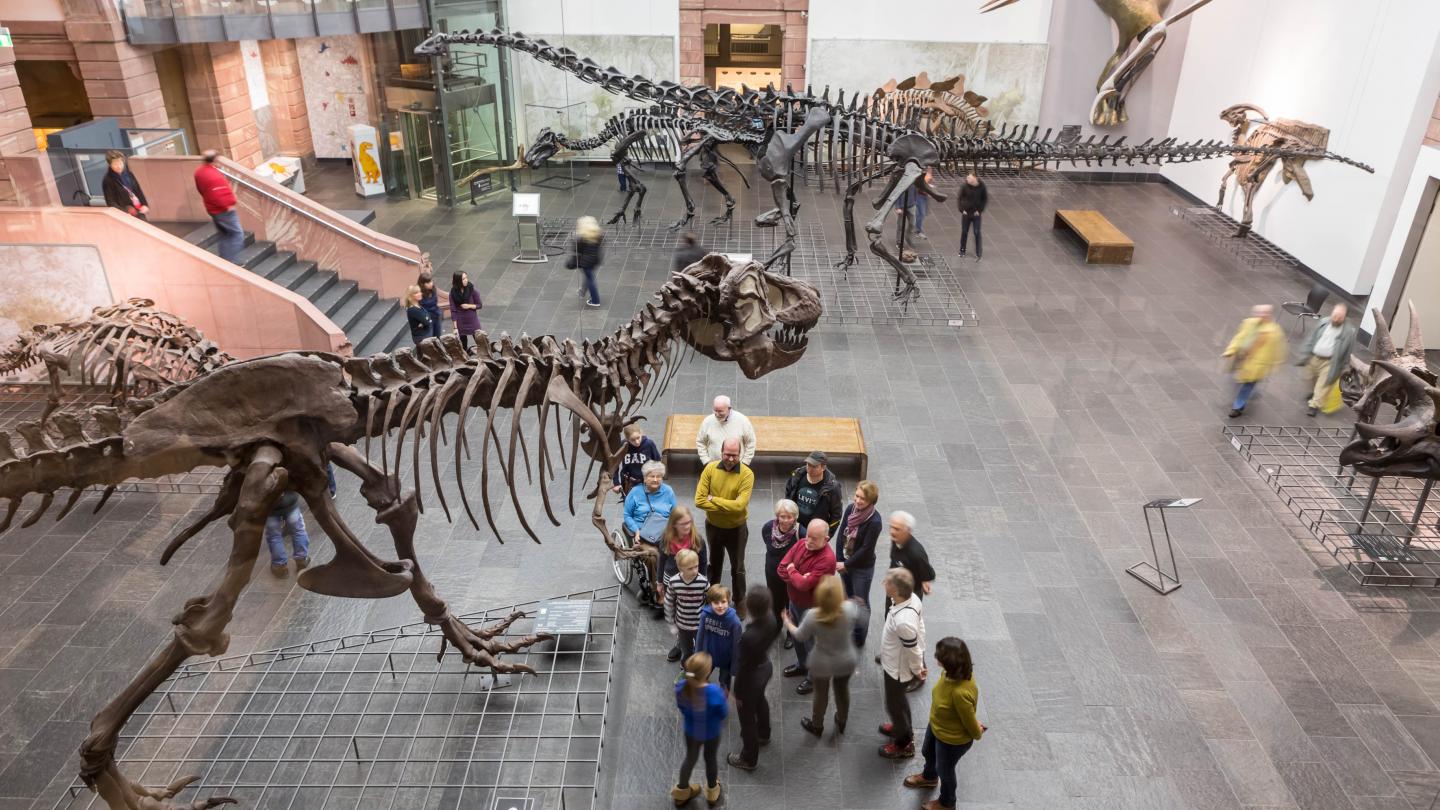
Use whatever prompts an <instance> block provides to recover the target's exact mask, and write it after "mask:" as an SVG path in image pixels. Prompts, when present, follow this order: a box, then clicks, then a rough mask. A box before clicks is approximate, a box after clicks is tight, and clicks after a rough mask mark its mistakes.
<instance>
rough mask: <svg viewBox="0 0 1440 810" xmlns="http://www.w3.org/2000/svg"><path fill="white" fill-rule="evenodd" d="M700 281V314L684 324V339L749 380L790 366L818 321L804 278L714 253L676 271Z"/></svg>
mask: <svg viewBox="0 0 1440 810" xmlns="http://www.w3.org/2000/svg"><path fill="white" fill-rule="evenodd" d="M681 273H683V274H684V275H686V276H690V277H691V278H694V279H696V280H698V281H700V282H704V283H702V284H697V285H694V286H695V287H696V288H697V290H698V291H699V293H700V296H701V298H702V300H701V302H700V305H701V311H702V314H701V315H699V316H697V317H694V318H692V319H690V320H689V321H687V322H686V324H685V334H684V337H685V340H686V342H688V343H689V344H690V345H691V346H694V347H695V350H696V351H698V352H700V353H701V354H703V355H705V356H706V357H709V358H710V359H712V360H725V361H733V362H736V363H738V364H740V370H741V371H742V372H744V374H745V376H746V377H747V378H749V379H752V380H754V379H758V378H760V377H763V376H765V375H766V374H769V373H770V372H772V371H776V370H778V369H782V368H785V367H786V366H789V365H792V364H794V363H795V362H796V361H798V360H799V359H800V358H801V356H803V355H804V354H805V349H806V347H807V346H808V345H809V338H808V337H807V336H806V333H807V332H809V331H810V329H811V328H812V327H814V326H815V324H816V323H817V322H818V321H819V320H820V312H821V307H820V293H819V292H818V291H816V289H815V287H814V285H812V284H810V283H809V282H805V281H799V280H797V279H793V278H789V277H787V276H779V275H775V274H774V273H770V272H768V271H767V270H766V269H765V268H764V266H763V265H761V264H760V263H759V262H754V261H748V262H743V263H741V262H735V263H732V262H731V261H730V260H729V259H726V258H725V257H724V256H722V255H720V254H718V253H712V254H710V255H709V256H706V257H705V258H704V259H701V260H700V261H698V262H696V263H695V264H692V265H690V266H689V267H687V268H685V269H684V270H682V271H681Z"/></svg>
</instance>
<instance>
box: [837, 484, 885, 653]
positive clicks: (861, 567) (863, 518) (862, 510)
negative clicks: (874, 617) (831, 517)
mask: <svg viewBox="0 0 1440 810" xmlns="http://www.w3.org/2000/svg"><path fill="white" fill-rule="evenodd" d="M879 500H880V487H878V486H876V484H875V482H874V481H861V482H860V483H859V484H856V485H855V497H854V498H853V499H852V500H851V502H850V505H849V506H846V507H845V512H844V514H842V515H840V524H839V525H838V526H837V527H836V530H835V573H837V574H839V575H840V581H841V582H842V583H844V585H845V596H846V597H847V598H850V599H859V600H860V601H861V602H862V603H863V604H864V605H865V607H866V608H869V607H870V584H871V583H872V582H874V581H875V545H876V543H878V542H879V541H880V530H881V528H882V527H883V523H884V521H883V520H881V518H880V512H879V510H877V509H876V508H875V504H876V503H877V502H878V501H879ZM869 632H870V627H869V616H865V617H864V620H863V621H857V622H855V646H857V647H864V646H865V637H866V636H867V635H868V634H869Z"/></svg>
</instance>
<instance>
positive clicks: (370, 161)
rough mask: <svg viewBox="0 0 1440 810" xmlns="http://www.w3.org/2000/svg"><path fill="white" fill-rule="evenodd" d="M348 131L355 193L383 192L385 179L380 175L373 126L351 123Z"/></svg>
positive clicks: (371, 194)
mask: <svg viewBox="0 0 1440 810" xmlns="http://www.w3.org/2000/svg"><path fill="white" fill-rule="evenodd" d="M348 131H349V133H350V154H352V155H354V156H355V159H354V160H352V161H351V163H350V165H351V167H352V168H353V169H354V170H355V193H356V194H359V195H360V196H361V197H373V196H375V195H376V194H384V193H385V181H384V179H383V178H382V177H381V176H380V161H379V160H377V159H376V158H377V157H378V156H379V154H380V147H379V146H378V145H377V143H378V142H377V138H378V135H377V133H376V132H375V127H372V126H370V125H369V124H352V125H350V128H349V130H348Z"/></svg>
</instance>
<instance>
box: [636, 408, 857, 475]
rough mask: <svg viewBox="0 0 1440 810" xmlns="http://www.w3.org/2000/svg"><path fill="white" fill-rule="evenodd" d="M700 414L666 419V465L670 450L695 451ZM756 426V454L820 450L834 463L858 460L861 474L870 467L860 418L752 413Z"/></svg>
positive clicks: (662, 450) (662, 448) (662, 453)
mask: <svg viewBox="0 0 1440 810" xmlns="http://www.w3.org/2000/svg"><path fill="white" fill-rule="evenodd" d="M704 420H705V416H704V415H701V414H690V413H676V414H671V415H670V416H669V418H667V419H666V420H665V436H664V439H665V441H664V442H663V443H662V444H661V445H660V457H661V458H662V459H664V461H665V464H666V466H669V464H670V454H671V453H688V454H694V453H695V435H696V434H697V433H699V432H700V423H701V422H703V421H704ZM750 423H751V424H752V425H754V426H755V456H756V458H760V457H762V456H763V457H767V458H769V457H773V456H806V455H809V453H810V451H811V450H823V451H825V455H827V456H829V457H830V460H831V461H832V462H833V461H834V460H835V459H836V458H855V459H858V460H859V461H860V477H861V478H862V479H863V478H864V477H865V474H866V472H867V471H868V470H869V468H870V457H869V455H867V454H866V452H865V434H864V433H862V432H861V431H860V420H859V419H854V418H851V417H819V416H751V417H750Z"/></svg>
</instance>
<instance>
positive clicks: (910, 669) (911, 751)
mask: <svg viewBox="0 0 1440 810" xmlns="http://www.w3.org/2000/svg"><path fill="white" fill-rule="evenodd" d="M884 585H885V597H886V598H887V599H889V600H890V601H892V602H894V603H895V606H894V607H893V608H892V609H891V610H890V612H889V613H888V614H886V616H885V631H884V633H883V634H882V635H881V638H880V668H881V669H882V670H883V671H884V674H885V713H886V714H887V715H889V717H890V722H888V723H885V724H883V725H881V726H880V733H881V734H883V735H885V736H886V737H889V738H890V742H888V743H886V744H885V745H882V746H881V747H880V756H882V757H885V758H886V759H908V758H910V757H913V756H915V730H914V728H913V727H912V726H911V724H910V701H909V699H907V698H906V697H905V693H906V692H909V691H911V690H910V682H911V681H920V682H924V680H925V614H924V608H923V605H921V603H920V599H919V598H918V597H917V596H916V595H915V578H914V577H912V576H910V572H909V571H906V570H905V569H904V568H891V569H890V570H889V571H887V572H886V573H885V580H884Z"/></svg>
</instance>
